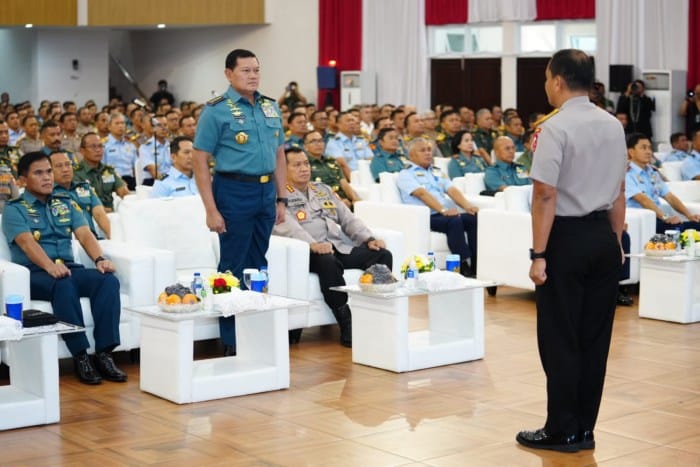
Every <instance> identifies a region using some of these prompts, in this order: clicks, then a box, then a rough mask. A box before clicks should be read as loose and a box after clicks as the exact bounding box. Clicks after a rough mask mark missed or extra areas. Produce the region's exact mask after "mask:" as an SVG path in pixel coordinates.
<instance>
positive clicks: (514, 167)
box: [484, 136, 532, 192]
mask: <svg viewBox="0 0 700 467" xmlns="http://www.w3.org/2000/svg"><path fill="white" fill-rule="evenodd" d="M493 152H494V154H495V155H496V164H495V165H493V166H489V167H486V171H485V175H484V185H486V190H488V191H492V192H496V191H503V190H505V189H506V188H507V187H509V186H511V185H530V184H532V181H531V180H530V175H529V173H528V171H527V170H525V167H523V166H522V165H520V164H516V163H515V162H513V160H514V159H515V144H514V143H513V140H512V139H510V138H509V137H507V136H499V137H498V138H496V140H495V141H494V143H493Z"/></svg>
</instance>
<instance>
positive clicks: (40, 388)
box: [0, 322, 83, 430]
mask: <svg viewBox="0 0 700 467" xmlns="http://www.w3.org/2000/svg"><path fill="white" fill-rule="evenodd" d="M82 330H83V328H82V327H80V326H75V325H73V324H68V323H63V322H59V323H56V324H53V325H49V326H38V327H34V328H25V329H23V331H22V332H23V336H22V338H21V339H20V340H18V341H10V340H6V341H2V345H3V346H4V347H5V352H4V354H5V358H4V359H3V361H5V363H7V365H8V366H9V367H10V384H9V385H8V386H0V430H9V429H13V428H20V427H25V426H33V425H45V424H47V423H56V422H58V421H59V420H60V418H61V409H60V405H59V391H58V335H59V334H67V333H71V332H78V331H82Z"/></svg>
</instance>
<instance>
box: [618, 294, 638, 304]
mask: <svg viewBox="0 0 700 467" xmlns="http://www.w3.org/2000/svg"><path fill="white" fill-rule="evenodd" d="M633 303H634V301H633V300H632V298H631V297H630V296H629V295H627V294H626V293H625V292H623V291H619V292H617V304H618V305H620V306H632V304H633Z"/></svg>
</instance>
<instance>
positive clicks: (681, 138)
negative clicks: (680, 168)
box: [664, 132, 688, 162]
mask: <svg viewBox="0 0 700 467" xmlns="http://www.w3.org/2000/svg"><path fill="white" fill-rule="evenodd" d="M671 147H672V148H673V149H671V152H669V153H668V154H666V157H665V158H664V162H679V161H684V160H685V159H686V157H688V137H687V136H686V135H685V133H680V132H679V133H674V134H672V135H671Z"/></svg>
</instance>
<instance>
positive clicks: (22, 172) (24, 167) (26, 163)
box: [17, 151, 51, 177]
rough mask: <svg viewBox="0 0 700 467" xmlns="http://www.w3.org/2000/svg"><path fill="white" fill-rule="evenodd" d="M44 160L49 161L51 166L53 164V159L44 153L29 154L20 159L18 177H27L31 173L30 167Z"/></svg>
mask: <svg viewBox="0 0 700 467" xmlns="http://www.w3.org/2000/svg"><path fill="white" fill-rule="evenodd" d="M42 159H45V160H47V161H49V164H50V163H51V159H50V158H49V156H47V155H46V153H44V152H43V151H35V152H28V153H27V154H25V155H24V156H22V157H20V158H19V162H18V163H17V175H19V176H20V177H26V176H27V174H28V173H29V167H30V166H31V165H32V164H33V163H35V162H37V161H40V160H42Z"/></svg>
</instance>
